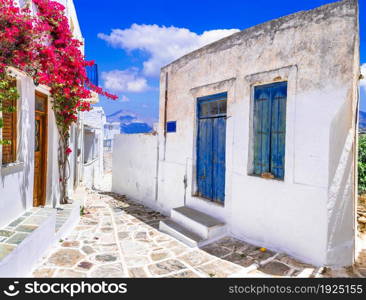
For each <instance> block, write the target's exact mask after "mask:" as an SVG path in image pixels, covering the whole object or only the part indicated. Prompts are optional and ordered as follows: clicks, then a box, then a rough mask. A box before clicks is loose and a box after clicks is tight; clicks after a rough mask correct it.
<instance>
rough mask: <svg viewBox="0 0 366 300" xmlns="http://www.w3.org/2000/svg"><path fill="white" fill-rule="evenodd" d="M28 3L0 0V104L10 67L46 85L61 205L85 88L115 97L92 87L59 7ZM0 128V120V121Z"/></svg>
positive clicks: (48, 0)
mask: <svg viewBox="0 0 366 300" xmlns="http://www.w3.org/2000/svg"><path fill="white" fill-rule="evenodd" d="M32 2H33V3H34V6H35V12H34V13H32V12H31V10H30V8H29V6H27V7H25V8H18V7H16V5H15V3H14V1H13V0H0V108H1V99H5V97H8V98H7V99H9V97H10V98H11V99H13V98H14V97H15V96H16V95H17V92H16V90H15V91H14V90H12V91H11V92H12V93H13V94H12V96H9V91H10V90H9V89H7V85H9V83H10V81H11V74H10V75H9V73H8V72H7V68H8V67H15V68H18V69H20V70H22V71H24V72H26V73H27V74H28V75H29V76H31V77H32V78H33V80H34V82H35V84H44V85H47V86H48V87H50V93H51V97H52V108H53V111H54V113H55V118H56V124H57V128H58V132H59V136H60V143H59V171H60V187H61V202H62V203H67V196H66V184H67V179H68V170H67V167H68V155H69V154H70V153H71V149H70V148H69V138H70V134H69V131H70V126H71V125H72V124H73V123H74V122H76V121H77V119H78V113H79V111H88V110H90V109H91V107H90V103H89V102H87V101H86V100H87V99H89V98H91V97H92V95H91V90H93V91H95V92H96V93H98V94H101V95H104V96H107V97H109V98H111V99H113V100H115V99H117V97H116V96H114V95H112V94H109V93H107V92H105V91H104V90H103V89H101V88H100V87H96V86H94V85H93V84H92V83H91V82H90V81H89V80H88V77H87V75H86V71H85V67H86V66H92V65H93V64H94V62H93V61H86V60H85V58H84V56H83V54H82V52H81V51H80V48H81V46H82V42H81V41H79V40H78V39H76V38H74V37H73V35H72V32H71V29H70V26H69V20H68V18H67V17H66V16H65V7H64V6H63V5H61V4H60V3H58V2H56V1H52V0H32ZM0 126H1V122H0Z"/></svg>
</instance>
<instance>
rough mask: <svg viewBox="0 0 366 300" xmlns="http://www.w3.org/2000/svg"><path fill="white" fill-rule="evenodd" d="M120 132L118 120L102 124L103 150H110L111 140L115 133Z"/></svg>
mask: <svg viewBox="0 0 366 300" xmlns="http://www.w3.org/2000/svg"><path fill="white" fill-rule="evenodd" d="M120 133H121V123H120V122H107V123H106V124H105V125H104V150H105V151H108V152H110V151H112V149H113V140H114V136H115V135H116V134H120Z"/></svg>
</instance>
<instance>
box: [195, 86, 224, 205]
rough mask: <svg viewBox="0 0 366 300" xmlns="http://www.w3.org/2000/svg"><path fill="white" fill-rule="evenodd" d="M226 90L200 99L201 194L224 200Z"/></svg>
mask: <svg viewBox="0 0 366 300" xmlns="http://www.w3.org/2000/svg"><path fill="white" fill-rule="evenodd" d="M226 97H227V95H226V93H224V94H218V95H213V96H208V97H204V98H199V99H198V135H197V185H198V196H200V197H203V198H207V199H209V200H212V201H217V202H222V203H223V202H224V201H225V146H226Z"/></svg>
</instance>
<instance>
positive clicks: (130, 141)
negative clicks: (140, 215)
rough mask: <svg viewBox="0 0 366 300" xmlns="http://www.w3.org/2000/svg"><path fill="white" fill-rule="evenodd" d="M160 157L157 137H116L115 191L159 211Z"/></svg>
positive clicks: (138, 135)
mask: <svg viewBox="0 0 366 300" xmlns="http://www.w3.org/2000/svg"><path fill="white" fill-rule="evenodd" d="M157 155H158V139H157V136H156V135H153V134H118V135H115V136H114V147H113V158H112V160H113V161H112V166H113V168H112V174H113V176H112V191H113V192H116V193H119V194H123V195H128V196H129V197H130V198H131V199H134V200H137V201H141V202H143V203H144V204H146V205H148V206H149V207H151V208H156V188H157V187H156V175H157Z"/></svg>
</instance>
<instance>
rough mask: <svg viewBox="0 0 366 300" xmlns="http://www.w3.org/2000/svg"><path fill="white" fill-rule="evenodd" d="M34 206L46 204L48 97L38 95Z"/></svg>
mask: <svg viewBox="0 0 366 300" xmlns="http://www.w3.org/2000/svg"><path fill="white" fill-rule="evenodd" d="M35 108H36V111H35V141H34V189H33V206H44V205H45V204H46V183H47V176H46V172H47V96H45V95H42V94H39V93H36V105H35Z"/></svg>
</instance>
